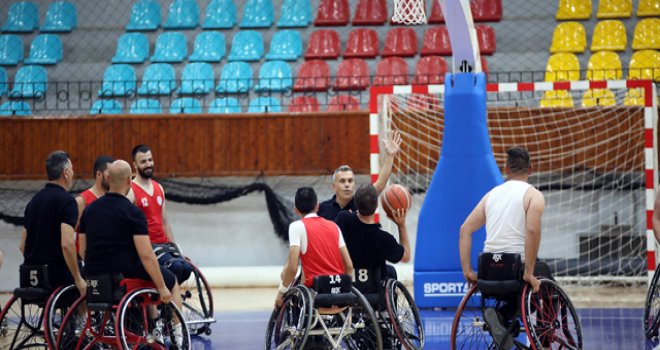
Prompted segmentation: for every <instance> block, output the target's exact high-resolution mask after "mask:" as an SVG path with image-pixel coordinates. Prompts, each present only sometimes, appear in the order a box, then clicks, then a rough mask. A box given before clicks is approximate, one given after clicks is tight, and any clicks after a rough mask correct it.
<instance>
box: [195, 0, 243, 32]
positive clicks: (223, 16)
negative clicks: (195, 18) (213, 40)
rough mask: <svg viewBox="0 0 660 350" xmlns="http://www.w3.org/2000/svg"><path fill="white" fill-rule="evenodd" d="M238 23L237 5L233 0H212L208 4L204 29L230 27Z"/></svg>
mask: <svg viewBox="0 0 660 350" xmlns="http://www.w3.org/2000/svg"><path fill="white" fill-rule="evenodd" d="M235 25H236V5H235V4H234V1H233V0H211V2H210V3H209V5H208V6H206V17H204V23H203V24H202V28H204V29H230V28H232V27H234V26H235Z"/></svg>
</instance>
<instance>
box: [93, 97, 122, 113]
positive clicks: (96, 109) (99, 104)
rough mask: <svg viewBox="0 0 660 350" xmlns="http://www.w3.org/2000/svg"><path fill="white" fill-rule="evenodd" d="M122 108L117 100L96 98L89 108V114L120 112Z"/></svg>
mask: <svg viewBox="0 0 660 350" xmlns="http://www.w3.org/2000/svg"><path fill="white" fill-rule="evenodd" d="M123 108H124V107H123V106H122V105H121V102H119V101H117V100H96V101H94V104H93V105H92V108H90V109H89V114H90V115H97V114H121V110H122V109H123Z"/></svg>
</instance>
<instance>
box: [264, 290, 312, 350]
mask: <svg viewBox="0 0 660 350" xmlns="http://www.w3.org/2000/svg"><path fill="white" fill-rule="evenodd" d="M312 300H313V299H312V294H311V292H310V291H309V289H307V288H306V287H304V286H297V287H293V288H291V289H289V291H288V292H287V293H286V294H285V295H284V303H283V304H282V306H281V307H277V308H275V310H273V313H272V314H271V315H270V320H269V321H268V328H267V329H266V344H265V345H266V347H265V348H266V350H270V349H302V348H303V347H304V346H305V342H307V335H308V331H309V328H310V327H311V322H312V312H313V310H312V308H313V305H312Z"/></svg>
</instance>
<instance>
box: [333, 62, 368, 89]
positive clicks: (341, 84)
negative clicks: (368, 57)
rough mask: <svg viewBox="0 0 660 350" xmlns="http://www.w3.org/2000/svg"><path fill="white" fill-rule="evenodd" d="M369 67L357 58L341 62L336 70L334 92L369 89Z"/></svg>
mask: <svg viewBox="0 0 660 350" xmlns="http://www.w3.org/2000/svg"><path fill="white" fill-rule="evenodd" d="M369 76H370V74H369V65H367V62H366V61H364V60H361V59H359V58H351V59H347V60H344V61H342V62H341V63H340V64H339V68H338V69H337V79H336V80H335V85H334V88H335V90H366V89H367V88H368V87H369Z"/></svg>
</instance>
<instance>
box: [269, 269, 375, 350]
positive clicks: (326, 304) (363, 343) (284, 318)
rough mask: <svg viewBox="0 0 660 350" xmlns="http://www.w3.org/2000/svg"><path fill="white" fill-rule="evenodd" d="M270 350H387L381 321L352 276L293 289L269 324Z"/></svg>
mask: <svg viewBox="0 0 660 350" xmlns="http://www.w3.org/2000/svg"><path fill="white" fill-rule="evenodd" d="M265 343H266V344H265V345H266V346H265V348H266V349H278V350H279V349H352V350H358V349H373V350H381V349H383V343H382V339H381V334H380V329H379V326H378V320H377V319H376V315H375V314H374V311H373V309H372V308H371V306H370V305H369V302H368V301H367V299H366V298H365V297H364V295H362V293H360V291H358V290H357V289H356V288H355V287H353V286H352V280H351V276H350V275H329V276H317V277H315V278H314V284H313V287H312V288H311V289H310V288H307V287H305V286H304V285H297V286H295V287H291V288H290V289H289V291H288V292H287V293H286V294H285V295H284V303H283V304H282V306H281V307H276V308H275V310H273V313H272V314H271V316H270V320H269V321H268V328H267V330H266V342H265Z"/></svg>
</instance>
